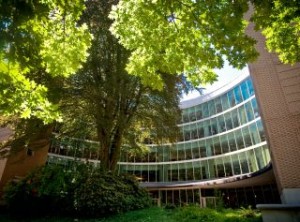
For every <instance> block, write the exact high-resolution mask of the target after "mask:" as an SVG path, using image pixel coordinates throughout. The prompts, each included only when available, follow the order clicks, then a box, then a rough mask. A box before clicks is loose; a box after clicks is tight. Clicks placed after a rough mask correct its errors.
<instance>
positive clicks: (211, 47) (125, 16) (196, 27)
mask: <svg viewBox="0 0 300 222" xmlns="http://www.w3.org/2000/svg"><path fill="white" fill-rule="evenodd" d="M247 10H248V3H247V1H234V2H232V1H219V0H214V1H205V0H202V1H193V0H180V1H165V0H156V1H130V0H126V1H125V0H121V1H119V3H118V5H117V6H115V7H114V8H113V10H112V12H111V14H110V17H111V18H112V19H114V23H113V25H112V27H111V31H112V33H113V34H114V35H115V36H116V37H118V38H119V40H120V42H121V43H122V45H124V47H126V48H127V49H129V50H132V54H131V56H130V58H129V62H128V65H127V70H128V72H129V73H131V74H134V75H137V76H140V77H141V78H142V81H143V83H144V84H146V85H149V86H151V87H153V88H156V89H162V81H161V76H160V73H161V72H167V73H171V74H181V73H184V74H185V75H186V76H187V77H188V79H189V80H190V81H191V82H193V83H194V84H195V85H199V83H207V82H213V81H214V80H215V79H216V74H215V73H214V72H213V69H214V68H221V67H222V66H223V64H224V58H225V57H226V58H227V60H228V61H229V64H230V65H233V66H234V67H237V68H242V67H243V66H245V65H246V63H247V62H248V61H253V60H254V59H255V58H256V56H257V53H256V51H255V49H254V48H253V45H254V43H255V41H254V40H253V39H251V38H249V37H248V36H246V35H245V34H244V31H245V27H246V25H247V22H246V21H245V20H243V14H244V13H245V12H246V11H247Z"/></svg>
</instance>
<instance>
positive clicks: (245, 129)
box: [242, 126, 252, 147]
mask: <svg viewBox="0 0 300 222" xmlns="http://www.w3.org/2000/svg"><path fill="white" fill-rule="evenodd" d="M242 132H243V137H244V141H245V146H246V147H249V146H252V141H251V136H250V132H249V128H248V126H246V127H243V129H242Z"/></svg>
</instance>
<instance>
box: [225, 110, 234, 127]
mask: <svg viewBox="0 0 300 222" xmlns="http://www.w3.org/2000/svg"><path fill="white" fill-rule="evenodd" d="M224 117H225V122H226V129H227V130H231V129H232V128H233V125H232V120H231V115H230V113H225V115H224Z"/></svg>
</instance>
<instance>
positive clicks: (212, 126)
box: [209, 118, 218, 135]
mask: <svg viewBox="0 0 300 222" xmlns="http://www.w3.org/2000/svg"><path fill="white" fill-rule="evenodd" d="M209 132H210V135H215V134H217V133H218V128H217V119H216V118H213V119H211V120H210V126H209Z"/></svg>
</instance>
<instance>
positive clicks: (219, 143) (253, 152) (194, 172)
mask: <svg viewBox="0 0 300 222" xmlns="http://www.w3.org/2000/svg"><path fill="white" fill-rule="evenodd" d="M200 99H201V97H200ZM179 127H180V129H181V133H182V136H181V137H179V138H178V142H177V143H175V144H166V145H163V146H162V145H160V146H155V145H149V150H150V151H149V153H148V154H146V155H145V156H143V158H140V157H139V158H135V157H134V156H133V157H132V156H131V155H129V154H126V153H123V154H122V155H121V156H122V158H121V160H120V163H119V171H120V172H122V173H132V174H135V175H137V176H138V177H139V178H141V180H142V181H144V182H173V181H195V180H208V179H217V178H224V177H230V176H234V175H240V174H245V173H251V172H256V171H259V170H260V169H263V168H264V167H265V166H267V165H268V164H269V162H270V154H269V150H268V146H267V143H266V138H265V135H264V131H263V126H262V122H261V118H260V116H259V112H258V106H257V102H256V98H255V95H254V90H253V85H252V82H251V79H250V77H248V78H246V79H244V80H243V81H241V82H240V83H239V84H238V85H236V86H234V87H233V88H231V89H229V90H228V91H227V92H225V93H223V94H221V95H218V96H216V97H215V98H213V99H211V100H209V101H206V102H203V103H200V104H198V105H195V106H191V107H189V108H185V109H183V110H182V118H181V123H180V124H179ZM141 159H143V161H141Z"/></svg>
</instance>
